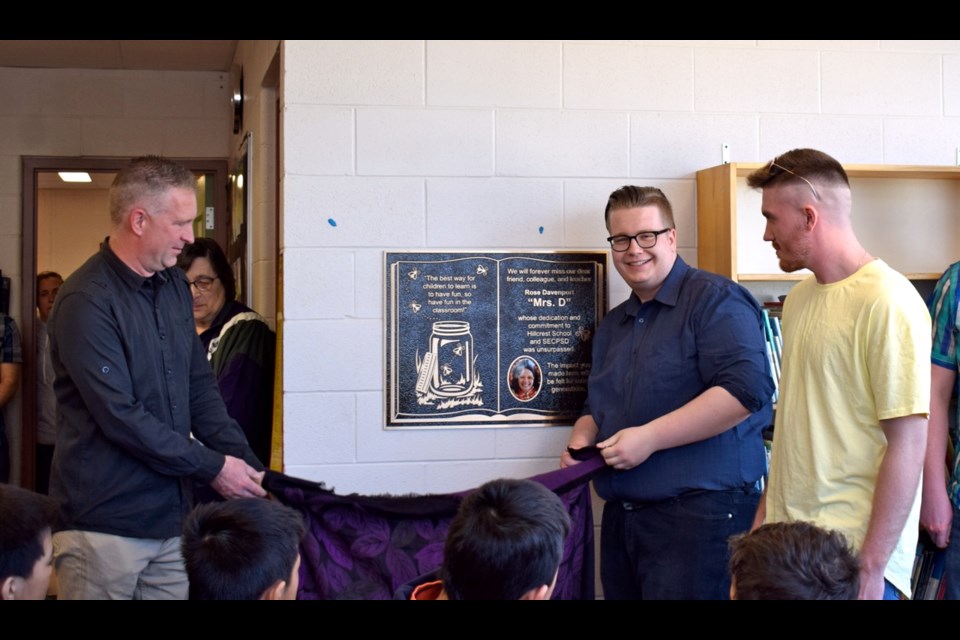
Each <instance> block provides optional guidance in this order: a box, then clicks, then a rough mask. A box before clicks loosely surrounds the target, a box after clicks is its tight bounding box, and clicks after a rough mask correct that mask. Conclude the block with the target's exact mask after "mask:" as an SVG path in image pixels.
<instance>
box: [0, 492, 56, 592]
mask: <svg viewBox="0 0 960 640" xmlns="http://www.w3.org/2000/svg"><path fill="white" fill-rule="evenodd" d="M56 513H57V509H56V505H55V504H54V502H53V501H52V500H50V498H48V497H46V496H43V495H40V494H38V493H33V492H32V491H27V490H26V489H21V488H20V487H15V486H13V485H10V484H0V600H43V599H44V598H46V597H47V588H48V587H49V585H50V574H51V573H52V571H53V530H54V528H55V526H56Z"/></svg>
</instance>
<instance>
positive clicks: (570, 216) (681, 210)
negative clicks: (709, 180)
mask: <svg viewBox="0 0 960 640" xmlns="http://www.w3.org/2000/svg"><path fill="white" fill-rule="evenodd" d="M628 184H632V185H637V186H650V187H657V188H658V189H660V190H661V191H663V194H664V195H665V196H667V200H669V201H670V206H671V207H672V208H673V221H674V224H676V227H677V245H678V246H679V247H695V246H696V245H697V242H696V238H697V236H696V234H697V219H696V202H697V198H696V180H695V179H691V180H657V179H654V180H647V179H630V180H626V181H624V180H567V181H566V182H565V183H564V197H563V211H564V222H565V229H564V235H565V238H566V240H567V243H568V244H569V245H571V246H583V247H585V248H591V249H609V248H610V245H609V244H608V243H607V241H606V238H607V236H608V235H609V233H607V229H606V226H605V224H604V217H603V211H604V209H605V208H606V206H607V200H608V199H609V197H610V194H611V193H612V192H614V191H615V190H617V189H619V188H620V187H622V186H624V185H628ZM611 266H612V265H611ZM611 273H612V276H611V277H614V276H616V277H619V276H617V275H616V273H615V272H611Z"/></svg>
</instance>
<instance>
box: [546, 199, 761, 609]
mask: <svg viewBox="0 0 960 640" xmlns="http://www.w3.org/2000/svg"><path fill="white" fill-rule="evenodd" d="M604 215H605V219H606V225H607V230H608V231H609V233H610V237H609V238H608V241H609V242H610V247H611V249H612V257H613V264H614V266H615V267H616V269H617V271H618V272H619V273H620V275H621V276H622V277H623V279H624V280H625V281H626V282H627V284H628V285H629V286H630V288H631V289H632V291H633V293H632V295H631V296H630V297H629V298H628V299H627V301H626V302H624V303H623V304H621V305H620V306H618V307H617V308H615V309H613V310H612V311H611V312H610V313H608V314H607V316H606V317H605V318H604V319H603V322H602V323H601V325H600V327H599V329H598V330H597V334H596V337H595V338H594V345H593V365H592V370H591V372H590V379H589V383H588V385H589V386H588V394H587V402H586V405H585V407H584V411H583V415H582V416H581V417H580V418H579V419H578V420H577V422H576V424H575V425H574V427H573V430H572V432H571V434H570V439H569V442H568V445H569V448H570V449H580V448H583V447H587V446H590V445H593V444H596V446H597V447H598V448H599V449H600V450H601V452H602V454H603V457H604V459H605V460H606V463H607V465H608V468H607V469H606V470H605V471H604V473H602V474H601V475H600V476H598V478H597V480H596V481H595V487H596V490H597V493H598V494H599V495H600V496H601V497H602V498H603V499H604V500H606V505H605V506H604V511H603V523H602V528H601V543H600V550H601V551H600V573H601V580H602V582H603V593H604V597H605V598H607V599H611V600H621V599H726V598H728V597H729V592H730V576H729V573H728V568H727V557H728V556H727V540H728V538H729V537H730V536H731V535H733V534H736V533H740V532H743V531H746V530H747V529H748V528H749V527H750V522H751V520H752V517H753V514H754V512H755V509H756V504H757V500H758V499H759V496H760V481H761V478H762V477H763V475H764V472H765V471H766V457H765V452H764V446H763V440H762V436H761V432H762V430H763V429H764V428H765V427H767V426H768V425H769V424H770V421H771V396H772V394H773V381H772V378H771V376H770V370H769V365H768V361H767V356H766V347H765V344H764V338H763V329H762V325H761V314H760V307H759V305H758V304H757V302H756V300H755V299H754V298H753V297H752V296H751V295H750V293H749V292H747V291H746V290H745V289H744V288H742V287H740V286H739V285H737V284H735V283H734V282H732V281H730V280H728V279H726V278H723V277H721V276H718V275H716V274H712V273H708V272H706V271H700V270H698V269H694V268H691V267H690V266H688V265H687V264H686V263H685V262H684V261H683V259H682V258H680V257H679V256H678V255H677V232H676V229H675V228H674V222H673V210H672V208H671V206H670V202H669V201H668V200H667V198H666V196H665V195H664V194H663V192H661V191H660V190H659V189H656V188H653V187H635V186H625V187H622V188H620V189H618V190H616V191H614V192H613V193H612V194H611V195H610V197H609V199H608V201H607V206H606V211H605V214H604ZM560 462H561V466H569V465H571V464H575V463H576V462H575V461H574V459H573V458H572V457H571V455H570V452H569V451H566V452H564V453H563V454H562V456H561V460H560Z"/></svg>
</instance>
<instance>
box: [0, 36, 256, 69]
mask: <svg viewBox="0 0 960 640" xmlns="http://www.w3.org/2000/svg"><path fill="white" fill-rule="evenodd" d="M236 48H237V41H236V40H0V67H43V68H55V69H151V70H156V71H229V70H230V67H231V65H232V63H233V54H234V51H235V50H236Z"/></svg>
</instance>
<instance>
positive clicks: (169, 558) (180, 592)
mask: <svg viewBox="0 0 960 640" xmlns="http://www.w3.org/2000/svg"><path fill="white" fill-rule="evenodd" d="M53 557H54V566H55V567H56V572H57V581H58V584H57V597H58V599H60V600H186V599H187V592H188V587H189V584H188V582H187V572H186V569H184V566H183V556H182V555H181V554H180V538H179V537H177V538H166V539H163V540H154V539H149V538H126V537H123V536H115V535H110V534H107V533H96V532H93V531H78V530H68V531H60V532H59V533H55V534H54V536H53Z"/></svg>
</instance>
